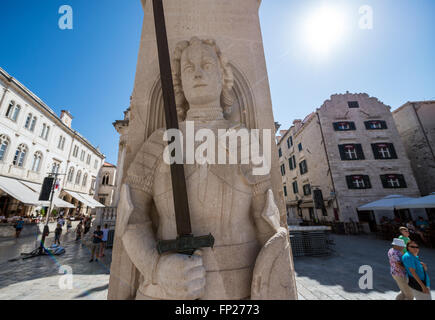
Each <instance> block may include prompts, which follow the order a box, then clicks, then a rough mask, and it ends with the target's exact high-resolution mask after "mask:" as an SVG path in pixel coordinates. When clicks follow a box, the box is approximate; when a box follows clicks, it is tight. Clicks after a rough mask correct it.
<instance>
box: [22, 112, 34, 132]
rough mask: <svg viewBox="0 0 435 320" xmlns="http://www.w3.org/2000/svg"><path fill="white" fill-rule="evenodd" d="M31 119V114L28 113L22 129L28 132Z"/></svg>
mask: <svg viewBox="0 0 435 320" xmlns="http://www.w3.org/2000/svg"><path fill="white" fill-rule="evenodd" d="M32 118H33V116H32V114H31V113H29V114H28V115H27V118H26V123H25V124H24V128H26V129H29V130H30V125H31V124H32Z"/></svg>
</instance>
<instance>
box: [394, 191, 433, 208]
mask: <svg viewBox="0 0 435 320" xmlns="http://www.w3.org/2000/svg"><path fill="white" fill-rule="evenodd" d="M396 208H397V209H425V208H435V193H432V194H430V195H428V196H425V197H421V198H417V199H412V200H409V201H406V202H402V203H400V204H399V205H398V206H396Z"/></svg>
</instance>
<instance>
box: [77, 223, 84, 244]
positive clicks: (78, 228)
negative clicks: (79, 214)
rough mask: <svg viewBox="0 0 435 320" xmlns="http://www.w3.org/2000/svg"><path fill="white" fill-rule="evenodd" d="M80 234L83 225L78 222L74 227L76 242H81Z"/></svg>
mask: <svg viewBox="0 0 435 320" xmlns="http://www.w3.org/2000/svg"><path fill="white" fill-rule="evenodd" d="M82 232H83V224H82V222H81V221H80V222H79V224H78V225H77V227H76V241H78V240H81V238H82Z"/></svg>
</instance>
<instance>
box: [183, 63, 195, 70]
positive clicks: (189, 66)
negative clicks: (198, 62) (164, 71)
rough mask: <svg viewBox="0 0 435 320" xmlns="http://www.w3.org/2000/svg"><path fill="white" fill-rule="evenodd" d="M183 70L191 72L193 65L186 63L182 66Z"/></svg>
mask: <svg viewBox="0 0 435 320" xmlns="http://www.w3.org/2000/svg"><path fill="white" fill-rule="evenodd" d="M184 71H185V72H192V71H193V66H192V65H191V64H188V65H186V66H185V67H184Z"/></svg>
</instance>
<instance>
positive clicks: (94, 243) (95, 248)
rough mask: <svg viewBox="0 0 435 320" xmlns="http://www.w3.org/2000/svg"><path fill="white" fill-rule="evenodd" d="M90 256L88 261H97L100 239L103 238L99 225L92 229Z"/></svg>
mask: <svg viewBox="0 0 435 320" xmlns="http://www.w3.org/2000/svg"><path fill="white" fill-rule="evenodd" d="M92 238H93V239H92V256H91V260H89V262H92V261H94V257H95V261H98V258H99V257H98V253H99V251H100V245H101V239H102V238H103V231H101V226H97V230H95V231H94V234H93V236H92Z"/></svg>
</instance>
